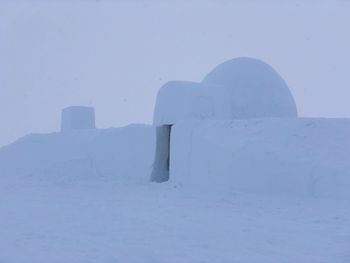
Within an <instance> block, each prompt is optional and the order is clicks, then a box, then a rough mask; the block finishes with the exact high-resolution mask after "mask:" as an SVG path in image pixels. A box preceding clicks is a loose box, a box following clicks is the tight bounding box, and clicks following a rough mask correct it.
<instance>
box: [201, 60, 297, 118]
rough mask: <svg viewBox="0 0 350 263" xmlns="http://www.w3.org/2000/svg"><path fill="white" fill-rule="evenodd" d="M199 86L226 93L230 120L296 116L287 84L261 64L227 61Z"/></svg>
mask: <svg viewBox="0 0 350 263" xmlns="http://www.w3.org/2000/svg"><path fill="white" fill-rule="evenodd" d="M202 83H203V84H206V85H210V86H212V87H215V86H216V87H217V88H218V89H222V88H224V89H225V91H226V94H227V96H228V97H229V100H230V117H231V118H232V119H248V118H265V117H297V116H298V112H297V107H296V104H295V101H294V98H293V96H292V94H291V92H290V90H289V88H288V86H287V84H286V82H285V81H284V80H283V78H282V77H281V76H280V75H279V74H278V73H277V72H276V71H275V70H274V69H273V68H272V67H271V66H269V65H268V64H266V63H265V62H263V61H261V60H258V59H253V58H246V57H241V58H235V59H232V60H228V61H226V62H224V63H222V64H220V65H218V66H217V67H216V68H214V69H213V70H212V71H211V72H210V73H209V74H208V75H207V76H206V77H205V78H204V79H203V81H202Z"/></svg>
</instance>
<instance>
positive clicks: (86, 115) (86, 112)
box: [61, 106, 95, 132]
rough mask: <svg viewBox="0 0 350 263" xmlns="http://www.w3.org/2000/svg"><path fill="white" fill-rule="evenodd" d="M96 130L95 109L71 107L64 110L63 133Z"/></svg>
mask: <svg viewBox="0 0 350 263" xmlns="http://www.w3.org/2000/svg"><path fill="white" fill-rule="evenodd" d="M81 129H95V109H94V108H93V107H83V106H71V107H68V108H65V109H63V110H62V120H61V131H62V132H66V131H71V130H81Z"/></svg>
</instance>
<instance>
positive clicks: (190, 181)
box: [169, 118, 350, 198]
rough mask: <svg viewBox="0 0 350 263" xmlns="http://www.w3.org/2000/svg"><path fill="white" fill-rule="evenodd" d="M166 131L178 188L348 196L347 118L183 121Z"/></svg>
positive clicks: (349, 140) (349, 132)
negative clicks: (169, 136)
mask: <svg viewBox="0 0 350 263" xmlns="http://www.w3.org/2000/svg"><path fill="white" fill-rule="evenodd" d="M171 134H172V138H171V145H170V149H171V151H170V175H169V178H170V180H171V181H174V182H176V183H178V184H181V185H183V186H186V185H188V186H189V187H204V188H205V189H206V190H210V189H214V191H221V189H222V188H228V189H235V190H239V191H247V192H252V193H264V194H283V195H293V196H314V197H334V198H344V197H345V198H350V119H322V118H270V119H269V118H262V119H249V120H232V121H213V120H207V121H185V122H182V123H178V124H175V125H174V126H173V127H172V133H171Z"/></svg>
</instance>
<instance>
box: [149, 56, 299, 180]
mask: <svg viewBox="0 0 350 263" xmlns="http://www.w3.org/2000/svg"><path fill="white" fill-rule="evenodd" d="M297 116H298V113H297V108H296V104H295V102H294V98H293V96H292V94H291V92H290V91H289V88H288V86H287V84H286V82H285V81H284V80H283V79H282V77H281V76H280V75H279V74H278V73H277V72H276V71H275V70H274V69H273V68H272V67H271V66H269V65H268V64H266V63H264V62H262V61H260V60H257V59H253V58H236V59H232V60H229V61H226V62H224V63H222V64H220V65H218V66H217V67H216V68H214V69H213V70H212V71H211V72H210V73H209V74H208V75H207V76H206V77H205V78H204V79H203V81H202V82H200V83H196V82H188V81H172V82H168V83H166V84H165V85H164V86H162V87H161V88H160V90H159V92H158V95H157V100H156V106H155V110H154V125H155V126H157V135H156V137H157V139H156V142H157V145H156V154H155V161H154V166H153V172H152V175H151V180H152V181H157V182H162V181H166V180H168V178H169V167H170V161H169V160H170V152H171V149H170V146H171V144H170V141H171V128H172V125H174V124H176V123H178V122H180V121H185V120H198V119H199V120H207V119H213V120H225V119H226V120H233V119H250V118H273V117H276V118H295V117H297Z"/></svg>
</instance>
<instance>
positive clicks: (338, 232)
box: [0, 119, 350, 263]
mask: <svg viewBox="0 0 350 263" xmlns="http://www.w3.org/2000/svg"><path fill="white" fill-rule="evenodd" d="M349 127H350V121H349V120H341V119H335V120H326V119H325V120H322V119H295V120H288V119H283V120H282V119H271V120H269V119H264V120H236V121H191V122H182V123H181V122H180V123H178V124H175V125H174V126H173V127H172V133H173V137H172V142H171V145H172V147H173V148H172V150H171V154H172V155H171V158H172V160H171V162H173V165H172V166H171V167H173V168H174V169H176V170H173V171H172V173H171V177H170V181H169V182H167V183H163V184H152V183H149V182H148V179H149V176H150V173H151V163H152V161H153V156H154V147H155V140H154V139H155V128H154V127H151V126H146V125H132V126H128V127H124V128H113V129H106V130H76V131H71V132H65V133H54V134H36V135H29V136H26V137H24V138H22V139H20V140H18V141H17V142H15V143H14V144H11V145H8V146H6V147H3V148H0V175H1V176H0V262H4V263H8V262H9V263H12V262H13V263H32V262H59V263H70V262H77V263H80V262H81V263H83V262H84V263H95V262H132V263H148V262H149V263H162V262H168V263H178V262H183V263H203V262H208V263H209V262H210V263H211V262H237V263H261V262H264V263H265V262H266V263H281V262H283V263H295V262H298V263H310V262H317V263H329V262H332V263H347V262H350V250H349V247H350V227H349V226H350V224H349V222H350V212H349V202H348V201H349V200H348V199H343V200H342V199H337V200H336V199H332V198H325V199H322V198H309V197H308V196H310V195H311V194H309V192H308V193H306V194H307V196H306V197H305V196H303V195H294V196H292V195H290V196H285V194H284V196H283V195H281V194H280V195H277V196H273V195H262V194H258V192H266V191H267V190H268V192H269V193H275V191H276V190H282V189H287V190H288V192H289V190H295V187H296V186H300V187H303V182H304V180H307V179H308V178H311V179H313V180H311V182H313V188H311V189H313V192H311V193H312V195H313V196H324V193H326V196H329V197H332V196H334V190H337V191H338V190H339V193H340V194H341V195H342V194H343V193H344V191H346V193H348V189H349V184H348V182H349V181H348V179H349V172H348V171H350V167H349V163H350V162H349V156H350V153H349V149H350V147H349V143H350V140H349V136H350V130H349ZM255 151H256V152H255ZM203 164H204V165H203ZM312 167H314V169H311V168H312ZM290 169H291V170H290ZM308 172H311V173H310V174H308ZM294 178H295V179H294ZM324 179H325V181H323V180H324ZM334 179H336V181H334ZM265 180H266V181H265ZM334 182H337V183H336V184H334ZM299 183H300V184H299ZM328 184H329V185H328ZM341 184H343V185H342V186H341ZM203 187H205V188H204V189H205V191H203ZM334 187H337V188H336V189H334ZM278 188H279V189H278ZM240 189H242V190H246V191H245V192H242V191H238V190H240ZM303 189H305V188H301V189H300V191H301V192H302V191H303ZM249 191H250V192H255V191H256V193H247V192H249ZM270 191H271V192H270ZM298 191H299V190H298ZM279 192H281V191H279ZM291 192H293V191H291ZM291 192H289V193H291ZM337 196H338V197H340V195H337Z"/></svg>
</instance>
